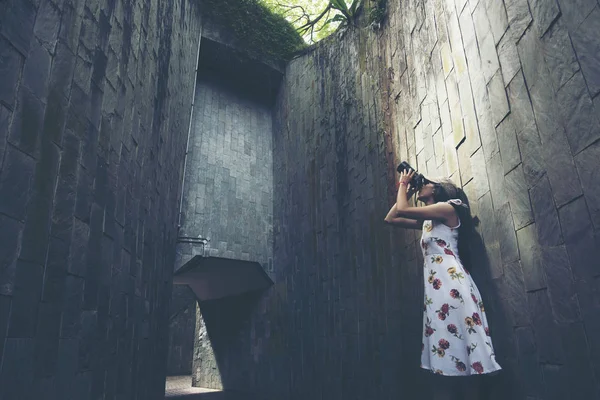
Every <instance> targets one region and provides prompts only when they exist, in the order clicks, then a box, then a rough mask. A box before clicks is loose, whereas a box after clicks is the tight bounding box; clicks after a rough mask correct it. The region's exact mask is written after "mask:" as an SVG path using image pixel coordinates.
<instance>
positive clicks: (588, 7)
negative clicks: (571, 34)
mask: <svg viewBox="0 0 600 400" xmlns="http://www.w3.org/2000/svg"><path fill="white" fill-rule="evenodd" d="M558 4H559V5H560V11H561V14H562V16H561V20H562V21H564V23H565V24H566V25H567V27H568V28H569V31H574V30H576V29H577V27H579V25H581V23H582V22H583V21H584V20H585V18H586V17H587V16H589V15H590V13H591V12H592V11H593V10H594V7H596V6H597V5H598V3H597V2H595V1H594V0H572V1H569V0H558Z"/></svg>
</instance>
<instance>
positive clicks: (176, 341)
mask: <svg viewBox="0 0 600 400" xmlns="http://www.w3.org/2000/svg"><path fill="white" fill-rule="evenodd" d="M197 303H198V301H197V300H196V295H195V294H194V292H193V291H192V290H191V289H190V288H189V287H188V286H187V285H173V294H172V295H171V311H170V313H169V318H170V320H169V356H168V358H167V376H180V375H191V374H192V359H193V354H194V330H195V329H196V305H197Z"/></svg>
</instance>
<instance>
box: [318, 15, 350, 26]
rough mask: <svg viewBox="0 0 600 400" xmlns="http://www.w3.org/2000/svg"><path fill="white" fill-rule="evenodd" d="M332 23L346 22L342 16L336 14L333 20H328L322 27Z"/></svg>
mask: <svg viewBox="0 0 600 400" xmlns="http://www.w3.org/2000/svg"><path fill="white" fill-rule="evenodd" d="M332 22H346V18H345V17H344V16H343V15H342V14H336V15H335V16H334V17H333V18H329V19H328V20H327V21H326V22H325V24H324V25H323V26H326V25H328V24H330V23H332Z"/></svg>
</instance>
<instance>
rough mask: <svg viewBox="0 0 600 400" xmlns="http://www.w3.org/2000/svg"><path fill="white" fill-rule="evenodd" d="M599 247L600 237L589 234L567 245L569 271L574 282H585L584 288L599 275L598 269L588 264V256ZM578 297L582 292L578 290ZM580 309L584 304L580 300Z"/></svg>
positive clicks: (599, 270)
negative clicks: (569, 262) (569, 263)
mask: <svg viewBox="0 0 600 400" xmlns="http://www.w3.org/2000/svg"><path fill="white" fill-rule="evenodd" d="M598 245H600V236H599V235H595V236H594V234H593V233H591V232H590V233H589V234H587V235H584V236H583V237H581V238H579V240H577V241H576V242H571V243H567V252H568V253H569V259H570V261H571V270H572V272H573V276H574V277H575V279H576V281H579V282H585V286H584V287H585V288H589V287H590V285H589V282H590V281H592V280H593V277H595V276H598V275H600V268H598V266H597V265H596V264H594V263H590V262H589V255H590V254H591V253H593V252H594V251H595V249H597V248H598ZM579 295H580V297H583V296H582V291H581V290H579ZM580 305H581V307H582V308H583V307H585V302H584V300H583V299H580Z"/></svg>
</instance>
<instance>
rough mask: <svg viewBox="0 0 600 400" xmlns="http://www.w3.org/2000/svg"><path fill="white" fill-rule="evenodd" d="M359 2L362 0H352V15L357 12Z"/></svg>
mask: <svg viewBox="0 0 600 400" xmlns="http://www.w3.org/2000/svg"><path fill="white" fill-rule="evenodd" d="M359 4H360V0H354V1H353V2H352V5H351V6H350V15H355V14H356V9H357V8H358V5H359Z"/></svg>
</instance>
